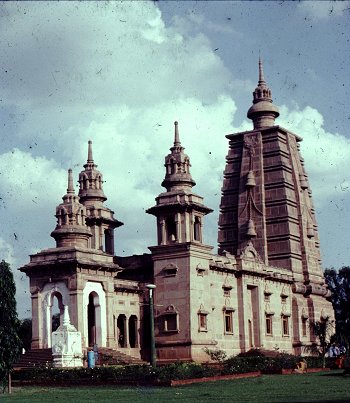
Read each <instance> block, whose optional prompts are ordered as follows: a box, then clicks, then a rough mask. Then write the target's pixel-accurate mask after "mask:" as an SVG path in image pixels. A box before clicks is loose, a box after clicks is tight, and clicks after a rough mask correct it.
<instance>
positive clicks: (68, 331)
mask: <svg viewBox="0 0 350 403" xmlns="http://www.w3.org/2000/svg"><path fill="white" fill-rule="evenodd" d="M52 356H53V366H54V367H82V366H83V352H82V347H81V333H80V332H78V331H77V329H76V328H75V327H74V326H73V325H71V323H70V318H69V311H68V306H67V305H65V306H64V312H63V323H62V324H61V325H60V326H59V328H58V329H57V330H56V331H55V332H53V333H52Z"/></svg>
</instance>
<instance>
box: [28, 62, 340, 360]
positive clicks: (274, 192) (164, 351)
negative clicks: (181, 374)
mask: <svg viewBox="0 0 350 403" xmlns="http://www.w3.org/2000/svg"><path fill="white" fill-rule="evenodd" d="M247 116H248V118H249V119H251V120H252V122H253V128H252V130H250V131H246V132H241V133H234V134H229V135H227V136H226V137H227V139H228V141H229V150H228V154H227V157H226V166H225V169H224V180H223V186H222V196H221V203H220V214H219V226H218V252H217V254H215V253H214V252H213V246H210V245H207V244H205V243H204V239H203V227H204V221H205V216H206V215H207V214H210V213H211V212H212V211H213V210H212V209H211V208H209V207H207V206H206V205H205V204H204V202H203V197H201V196H200V195H197V194H196V193H195V192H194V191H193V188H194V187H195V184H196V183H195V181H194V180H193V178H192V176H191V172H190V168H191V164H190V158H189V156H188V155H187V154H186V153H185V152H184V150H185V149H184V147H183V146H182V144H181V141H180V133H179V125H178V122H175V124H174V143H173V145H172V147H171V148H170V153H169V154H168V155H167V156H166V157H165V177H164V180H163V182H162V184H161V185H162V186H163V187H164V188H165V191H163V192H161V193H160V194H159V195H158V196H157V197H156V202H155V205H154V206H152V207H150V208H149V209H148V210H147V213H148V214H151V215H153V216H154V217H155V218H156V220H155V229H154V230H155V231H156V233H157V245H153V246H150V247H149V250H150V252H151V253H145V254H143V255H133V256H124V257H121V256H117V255H115V235H114V233H115V230H116V229H117V228H118V227H119V226H121V225H123V223H122V222H121V221H119V220H117V219H116V218H115V217H114V212H113V211H112V210H110V209H109V208H108V207H106V205H105V202H106V201H107V198H106V196H105V194H104V191H103V178H102V174H101V172H99V171H98V170H97V165H96V164H95V162H94V159H93V152H92V143H91V141H89V143H88V158H87V162H86V164H85V165H84V166H83V167H84V170H82V172H81V173H80V174H79V186H80V188H79V193H78V195H76V194H75V191H74V186H73V177H72V171H71V170H69V171H68V186H67V193H66V194H65V195H64V196H63V202H62V203H61V204H59V205H58V206H57V208H56V218H57V225H56V228H55V229H54V230H53V232H52V233H51V236H52V237H53V238H54V239H55V241H56V247H54V248H50V249H46V250H43V251H41V252H39V253H37V254H34V255H31V256H30V262H29V263H28V264H26V265H25V266H23V267H22V268H20V270H21V271H23V272H25V273H26V274H27V275H28V276H29V278H30V292H31V298H32V316H33V325H32V326H33V339H32V349H38V350H40V349H47V348H54V346H53V345H52V332H53V329H52V307H53V301H54V299H55V298H56V299H57V303H58V307H59V311H60V315H61V322H62V321H63V316H64V314H66V315H68V313H69V317H70V323H71V324H72V326H74V328H75V329H76V330H77V332H80V333H79V334H81V343H82V349H83V350H84V351H86V350H87V349H89V348H91V347H93V346H96V345H97V346H98V347H99V348H100V349H104V350H109V351H120V352H122V353H123V354H125V355H128V356H130V357H133V358H135V359H142V360H145V361H147V360H148V359H149V352H150V350H149V344H150V339H149V330H150V329H149V305H148V295H149V294H148V290H147V287H146V285H147V284H149V283H152V284H154V285H155V286H156V288H155V290H154V317H155V341H156V354H157V360H158V361H159V362H172V361H177V360H188V361H197V362H204V361H208V359H209V357H208V355H207V354H206V353H205V350H206V349H214V350H215V349H216V350H224V351H225V352H226V353H227V355H229V356H230V355H235V354H238V353H240V352H244V351H247V350H249V349H252V348H260V349H267V350H274V349H275V350H276V349H280V350H281V351H286V352H289V353H293V354H301V353H303V352H304V348H305V347H307V346H309V345H310V344H312V343H313V342H315V336H314V335H313V334H312V332H310V326H309V323H310V321H316V320H317V321H322V320H328V319H331V320H333V319H334V311H333V308H332V304H331V302H330V301H329V297H330V292H329V290H328V289H327V285H326V284H325V281H324V277H323V271H322V266H321V258H320V245H319V237H318V231H317V224H316V219H315V211H314V207H313V202H312V197H311V189H310V185H309V182H308V177H307V173H306V171H305V168H304V161H303V159H302V157H301V155H300V151H299V143H300V141H301V140H302V139H301V137H299V136H298V135H297V134H294V133H292V132H290V131H288V130H287V129H284V128H282V127H280V126H278V125H276V124H275V119H276V118H278V116H279V111H278V108H277V106H275V105H274V104H273V102H272V94H271V90H270V88H269V87H268V85H267V83H266V81H265V78H264V73H263V65H262V62H261V60H259V78H258V85H257V87H256V88H255V90H254V92H253V104H252V106H251V107H250V109H249V110H248V113H247ZM101 158H102V156H101ZM116 180H117V178H116ZM123 220H127V217H125V218H124V219H123ZM65 312H66V313H65ZM62 323H63V322H62Z"/></svg>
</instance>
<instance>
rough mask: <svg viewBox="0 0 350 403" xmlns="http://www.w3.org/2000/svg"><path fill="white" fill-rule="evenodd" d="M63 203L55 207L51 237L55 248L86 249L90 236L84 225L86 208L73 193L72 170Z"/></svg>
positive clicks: (88, 229) (69, 173)
mask: <svg viewBox="0 0 350 403" xmlns="http://www.w3.org/2000/svg"><path fill="white" fill-rule="evenodd" d="M62 199H63V203H61V204H59V205H58V206H57V207H56V218H57V225H56V228H55V230H54V231H52V233H51V236H52V237H53V238H54V239H55V241H56V247H57V248H60V247H64V246H81V247H85V248H87V247H88V243H89V239H90V238H91V236H92V234H91V231H90V228H88V227H87V225H86V223H85V219H86V208H85V207H84V206H83V205H82V204H80V203H79V197H78V196H77V195H76V194H75V192H74V187H73V175H72V170H71V169H69V170H68V188H67V194H66V195H65V196H63V198H62Z"/></svg>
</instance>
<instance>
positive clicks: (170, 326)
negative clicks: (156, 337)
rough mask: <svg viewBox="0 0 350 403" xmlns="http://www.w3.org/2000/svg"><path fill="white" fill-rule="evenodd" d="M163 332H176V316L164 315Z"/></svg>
mask: <svg viewBox="0 0 350 403" xmlns="http://www.w3.org/2000/svg"><path fill="white" fill-rule="evenodd" d="M164 331H165V332H175V331H177V314H176V313H175V314H173V313H172V314H167V315H164Z"/></svg>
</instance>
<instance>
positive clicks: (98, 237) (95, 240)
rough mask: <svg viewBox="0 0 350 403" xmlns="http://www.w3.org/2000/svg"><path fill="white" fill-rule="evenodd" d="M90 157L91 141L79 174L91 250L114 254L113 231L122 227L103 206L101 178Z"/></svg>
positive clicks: (80, 194) (81, 200)
mask: <svg viewBox="0 0 350 403" xmlns="http://www.w3.org/2000/svg"><path fill="white" fill-rule="evenodd" d="M96 168H97V165H96V164H95V162H94V159H93V156H92V141H89V142H88V158H87V162H86V164H85V165H84V170H83V171H81V172H80V174H79V184H80V189H79V196H80V202H81V203H82V204H83V205H84V206H85V208H86V214H87V219H86V223H87V225H88V226H89V227H90V228H91V232H92V239H91V248H93V249H99V250H102V251H104V252H106V253H108V254H110V255H113V254H114V229H115V228H117V227H120V226H121V225H123V223H122V222H120V221H118V220H117V219H115V218H114V211H112V210H110V209H109V208H108V207H106V206H104V202H105V201H106V200H107V197H106V196H105V194H104V192H103V188H102V184H103V176H102V173H101V172H100V171H98V170H97V169H96Z"/></svg>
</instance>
